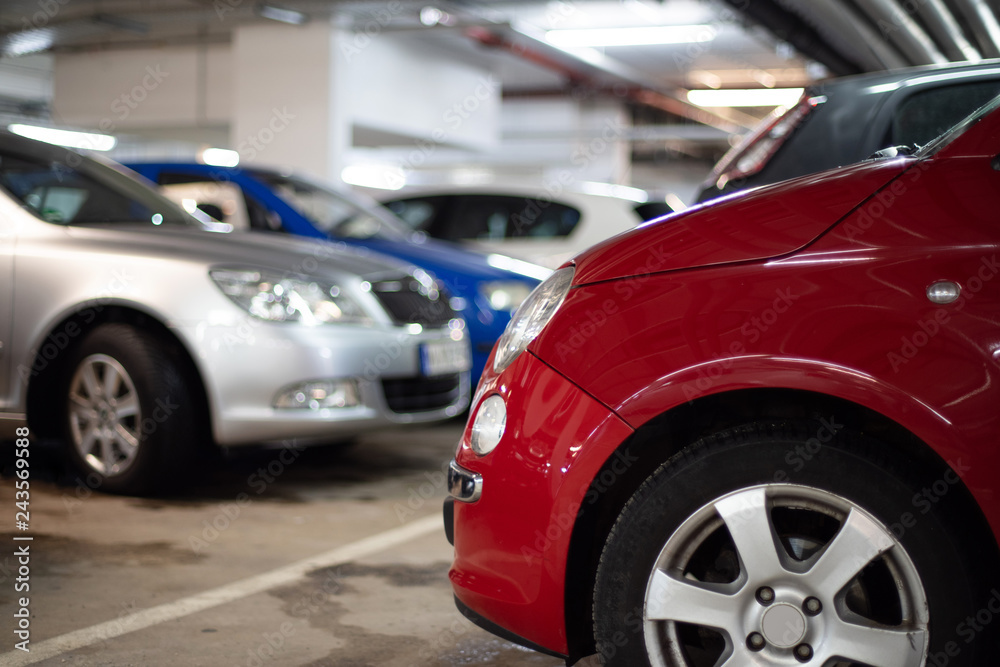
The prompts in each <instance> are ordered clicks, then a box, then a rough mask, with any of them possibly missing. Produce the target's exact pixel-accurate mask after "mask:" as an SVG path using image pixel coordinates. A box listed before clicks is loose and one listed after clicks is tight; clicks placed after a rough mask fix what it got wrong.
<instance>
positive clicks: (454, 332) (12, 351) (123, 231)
mask: <svg viewBox="0 0 1000 667" xmlns="http://www.w3.org/2000/svg"><path fill="white" fill-rule="evenodd" d="M0 187H2V193H0V276H2V277H0V312H3V313H5V316H4V317H3V318H2V319H0V427H4V428H3V429H2V430H4V431H5V433H2V434H0V435H10V432H11V431H12V429H17V428H23V427H24V426H25V424H26V423H27V424H28V425H29V426H30V429H31V432H32V433H33V434H34V435H36V436H51V437H60V436H62V437H64V438H65V440H66V442H67V450H68V454H69V457H70V458H71V459H72V460H73V462H74V463H75V464H76V465H77V466H78V467H79V469H80V472H81V474H82V475H83V478H84V479H87V480H88V484H91V485H93V486H99V487H100V488H101V489H102V490H106V491H118V492H127V493H142V492H147V491H150V490H154V489H155V488H156V487H157V486H158V485H169V484H172V483H174V482H175V478H174V477H173V474H174V473H176V474H178V475H182V474H183V472H181V471H182V466H183V464H185V463H187V462H189V458H188V457H189V456H190V454H191V453H192V452H191V450H193V449H194V448H195V447H196V446H197V445H199V444H202V443H205V442H208V441H211V440H214V442H215V443H217V444H219V445H222V446H227V447H228V446H236V445H244V444H250V443H262V442H267V441H277V440H280V439H295V441H296V442H302V443H306V442H309V441H310V440H326V441H330V440H334V439H337V438H342V437H344V436H351V435H355V434H357V433H359V432H362V431H363V430H366V429H371V428H383V427H387V426H394V425H401V424H412V423H414V422H427V421H433V420H441V419H446V418H448V417H452V416H454V415H456V414H459V413H460V412H462V411H463V410H464V409H465V407H466V405H467V404H468V395H469V372H468V371H469V365H470V360H469V356H470V354H469V343H468V340H467V338H466V336H465V331H464V324H463V323H462V321H461V319H460V318H459V316H458V315H457V314H456V313H455V312H454V311H453V310H452V309H451V308H450V306H449V305H448V303H447V299H445V298H444V297H443V296H442V293H441V290H440V289H439V286H438V285H437V284H436V283H434V282H433V281H431V280H430V278H429V276H427V274H426V273H423V272H418V273H408V272H407V271H406V270H405V269H406V267H405V265H401V264H399V263H396V262H393V261H390V260H387V259H382V258H378V257H376V256H374V255H373V254H372V253H367V254H362V253H359V252H357V251H352V250H349V249H345V248H341V247H338V246H336V245H334V244H317V243H304V242H301V241H295V240H293V239H284V238H262V237H260V236H259V235H251V234H238V233H232V234H219V233H211V232H208V231H205V230H204V229H202V228H201V226H200V224H199V223H198V221H197V220H195V219H194V218H192V217H191V216H190V215H189V214H188V213H186V212H185V211H183V210H182V209H181V208H180V207H178V206H177V205H175V204H174V203H173V202H171V201H169V200H167V199H165V198H164V197H162V196H160V195H159V194H157V193H156V192H155V191H153V190H152V189H150V188H148V187H147V186H146V185H144V184H142V183H140V182H139V181H138V180H136V179H134V178H132V177H130V176H128V175H126V174H125V173H124V171H122V172H119V171H116V169H114V168H112V167H111V166H109V165H106V164H103V163H99V162H97V161H95V160H92V159H89V158H87V157H83V156H81V155H79V154H77V153H74V152H71V151H68V150H66V149H61V148H57V147H54V146H50V145H48V144H41V143H38V142H34V141H31V140H28V139H23V138H21V137H17V136H14V135H11V134H7V133H0ZM95 476H96V477H95ZM91 480H97V481H96V482H92V481H91Z"/></svg>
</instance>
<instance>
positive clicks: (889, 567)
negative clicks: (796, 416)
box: [643, 484, 929, 667]
mask: <svg viewBox="0 0 1000 667" xmlns="http://www.w3.org/2000/svg"><path fill="white" fill-rule="evenodd" d="M644 604H645V609H644V613H643V621H644V628H645V631H644V636H645V642H646V651H647V654H648V657H649V661H650V663H651V664H652V665H662V666H664V667H667V666H671V667H674V666H676V667H679V666H682V665H684V666H687V665H701V664H712V663H713V662H714V664H715V665H716V666H725V667H743V666H746V665H816V667H831V666H832V665H852V664H854V663H861V664H866V665H878V666H879V667H919V666H921V665H923V664H924V662H925V660H926V657H927V652H928V642H929V636H928V611H927V608H928V603H927V598H926V596H925V593H924V588H923V585H922V583H921V580H920V577H919V576H918V574H917V570H916V568H915V567H914V565H913V562H912V561H911V559H910V557H909V556H908V555H907V553H906V552H905V550H904V549H903V547H902V546H901V545H900V543H899V541H898V540H897V539H896V538H895V537H894V536H893V534H892V533H891V532H890V531H889V530H888V529H887V528H886V526H884V525H883V524H882V523H881V522H880V521H878V520H877V519H875V518H874V517H873V516H872V515H870V514H869V513H867V512H866V511H865V510H863V509H862V508H860V507H858V506H857V505H855V504H853V503H852V502H850V501H848V500H846V499H844V498H842V497H840V496H838V495H835V494H833V493H830V492H827V491H822V490H819V489H816V488H812V487H807V486H799V485H791V484H770V485H761V486H755V487H749V488H745V489H741V490H738V491H735V492H733V493H730V494H727V495H725V496H722V497H719V498H717V499H715V500H713V501H711V502H709V503H708V504H706V505H704V506H703V507H702V508H701V509H699V510H698V511H697V512H695V513H693V514H692V515H691V516H690V517H689V518H688V519H687V520H686V521H684V522H683V523H682V524H681V525H680V527H678V528H677V530H675V531H674V532H673V534H672V535H671V536H670V537H669V539H668V540H667V542H666V544H665V545H664V546H663V549H662V551H661V552H660V554H659V557H658V558H657V561H656V564H655V566H654V568H653V571H652V573H651V575H650V576H649V580H648V584H647V587H646V594H645V602H644ZM691 645H697V646H701V647H707V650H706V651H704V652H702V653H700V656H701V657H700V659H694V658H692V657H691V656H692V655H693V654H692V652H691V650H690V648H688V647H690V646H691ZM706 661H707V662H706Z"/></svg>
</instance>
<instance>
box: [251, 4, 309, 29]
mask: <svg viewBox="0 0 1000 667" xmlns="http://www.w3.org/2000/svg"><path fill="white" fill-rule="evenodd" d="M257 15H258V16H260V17H261V18H265V19H271V20H272V21H280V22H282V23H291V24H292V25H302V24H303V23H305V22H306V21H308V20H309V16H308V15H306V14H303V13H302V12H297V11H295V10H294V9H284V8H282V7H273V6H271V5H258V6H257Z"/></svg>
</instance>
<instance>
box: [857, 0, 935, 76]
mask: <svg viewBox="0 0 1000 667" xmlns="http://www.w3.org/2000/svg"><path fill="white" fill-rule="evenodd" d="M859 4H860V6H861V7H862V9H863V10H864V12H865V13H866V14H868V17H869V18H870V19H871V21H872V23H874V24H875V27H876V28H877V29H878V32H879V33H880V34H881V36H882V39H884V40H887V41H890V42H892V43H893V44H894V45H895V46H896V48H898V49H899V50H900V51H901V52H902V53H903V55H905V56H906V57H907V58H909V60H910V62H911V63H912V64H914V65H943V64H945V63H947V62H948V59H947V58H945V57H944V54H943V53H941V51H939V50H938V48H937V46H936V45H935V44H934V40H932V39H931V38H930V36H929V35H928V34H927V33H926V32H924V29H923V28H921V27H920V24H918V23H917V22H916V21H914V20H913V17H912V16H910V15H909V14H908V13H906V12H905V11H903V9H902V7H900V6H899V5H897V4H896V3H895V2H894V0H865V2H861V3H859Z"/></svg>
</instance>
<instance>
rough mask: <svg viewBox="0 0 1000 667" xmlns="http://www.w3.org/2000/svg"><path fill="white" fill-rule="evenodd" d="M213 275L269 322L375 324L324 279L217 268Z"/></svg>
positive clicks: (242, 303)
mask: <svg viewBox="0 0 1000 667" xmlns="http://www.w3.org/2000/svg"><path fill="white" fill-rule="evenodd" d="M209 275H210V276H211V277H212V280H214V281H215V284H216V285H218V286H219V289H221V290H222V291H223V293H224V294H225V295H226V296H228V297H229V298H230V299H232V300H233V301H234V302H235V303H236V304H237V305H238V306H240V307H241V308H244V309H246V310H247V312H249V313H250V314H251V315H253V316H254V317H257V318H260V319H262V320H267V321H268V322H298V323H299V324H305V325H310V326H315V325H319V324H371V322H372V320H371V318H370V317H369V316H368V314H367V313H365V311H364V310H362V308H361V306H360V305H358V303H357V302H356V301H355V300H354V299H352V298H351V297H349V296H348V295H347V294H345V293H344V291H343V290H342V289H341V288H340V287H339V286H337V285H334V284H332V283H328V282H324V281H322V280H315V279H312V278H304V277H301V276H300V277H289V276H282V275H280V274H279V273H277V272H272V271H258V270H253V269H248V270H233V269H215V270H213V271H210V272H209Z"/></svg>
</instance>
